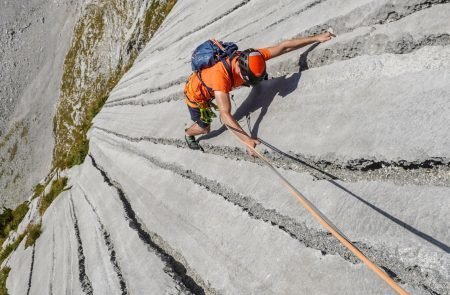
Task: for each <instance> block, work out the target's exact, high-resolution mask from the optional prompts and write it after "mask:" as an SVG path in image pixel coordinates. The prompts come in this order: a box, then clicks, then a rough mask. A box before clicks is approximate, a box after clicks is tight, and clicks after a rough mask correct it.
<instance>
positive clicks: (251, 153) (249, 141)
mask: <svg viewBox="0 0 450 295" xmlns="http://www.w3.org/2000/svg"><path fill="white" fill-rule="evenodd" d="M246 143H247V144H248V145H249V146H251V147H252V148H255V147H256V145H258V144H260V142H259V141H258V140H257V139H253V138H248V139H247V141H246ZM249 146H247V154H248V155H249V156H251V157H256V156H257V154H256V153H255V152H254V151H253V149H251V148H250V147H249Z"/></svg>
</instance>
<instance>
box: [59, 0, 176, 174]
mask: <svg viewBox="0 0 450 295" xmlns="http://www.w3.org/2000/svg"><path fill="white" fill-rule="evenodd" d="M175 3H176V0H169V1H159V0H153V1H152V2H151V5H150V7H149V8H148V9H147V12H146V14H145V18H144V21H143V22H142V23H140V24H139V26H140V27H139V28H137V29H136V30H135V33H136V32H143V39H144V40H143V41H144V43H146V42H147V41H148V40H150V38H151V37H152V36H153V34H154V33H155V31H156V30H157V29H158V28H159V26H160V25H161V23H162V21H163V20H164V19H165V17H166V16H167V14H168V13H169V12H170V10H171V9H172V7H173V6H174V5H175ZM128 6H129V4H128V3H127V2H126V1H124V2H122V1H114V0H113V1H102V2H101V3H100V4H98V5H89V6H88V7H87V8H86V11H85V13H84V15H83V17H82V19H81V21H80V22H79V23H78V24H77V25H76V27H75V30H74V36H73V39H72V46H71V48H70V49H69V52H68V53H67V56H66V59H65V62H64V73H63V78H62V84H61V97H60V103H59V105H58V109H57V113H56V116H55V118H54V133H55V139H56V144H55V149H54V152H53V168H56V169H61V170H64V169H66V168H70V167H72V166H75V165H79V164H81V163H82V162H83V161H84V159H85V158H86V156H87V153H88V151H89V141H88V139H87V135H86V134H87V132H88V130H89V129H90V128H91V125H92V120H93V119H94V117H95V115H97V113H98V112H99V111H100V110H101V108H102V107H103V105H104V103H105V102H106V100H107V98H108V95H109V93H110V92H111V90H112V89H113V88H114V86H115V85H116V84H117V82H118V81H119V80H120V78H121V77H122V76H123V75H124V74H125V73H126V72H127V71H128V69H129V68H130V67H131V65H132V64H133V62H134V60H135V58H136V57H137V54H138V49H136V48H134V47H133V48H132V49H131V50H130V52H128V49H127V54H128V55H129V56H128V57H127V54H125V53H124V52H121V55H120V58H119V61H118V63H117V65H116V66H113V65H111V62H110V65H109V66H107V65H103V64H100V62H99V56H100V54H102V52H101V50H99V46H100V45H101V44H102V43H101V42H102V41H103V40H104V39H110V38H111V36H108V35H106V34H107V33H109V32H111V30H107V29H106V26H107V25H110V24H113V23H119V24H122V25H123V26H129V25H131V24H132V23H133V20H132V19H128V18H127V13H126V11H128V10H129V9H131V8H129V7H128ZM111 11H113V13H112V14H114V15H116V17H117V18H119V20H115V21H111V20H110V19H109V18H110V15H111V13H108V12H111ZM133 38H137V37H136V34H134V35H133ZM133 38H132V39H133ZM133 42H134V43H133ZM131 43H133V44H135V43H136V40H130V44H131ZM81 63H84V64H85V68H86V70H84V71H83V72H82V71H81V67H80V64H81Z"/></svg>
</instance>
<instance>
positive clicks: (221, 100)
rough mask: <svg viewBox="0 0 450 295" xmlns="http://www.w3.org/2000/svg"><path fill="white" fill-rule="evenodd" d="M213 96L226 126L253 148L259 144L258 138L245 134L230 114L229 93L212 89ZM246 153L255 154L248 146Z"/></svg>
mask: <svg viewBox="0 0 450 295" xmlns="http://www.w3.org/2000/svg"><path fill="white" fill-rule="evenodd" d="M214 96H215V98H216V103H217V107H218V108H219V111H220V118H221V120H222V123H223V124H225V125H228V127H229V128H231V130H232V132H235V134H236V135H237V136H238V137H239V138H240V139H241V140H242V141H243V142H245V144H246V145H249V146H251V147H253V148H254V147H255V146H256V145H257V144H259V141H258V140H256V139H253V138H251V137H250V136H248V135H247V133H246V132H245V131H244V130H243V129H242V127H241V125H239V123H238V122H237V121H236V119H235V118H234V117H233V115H232V114H231V103H230V96H229V94H228V93H225V92H221V91H214ZM247 153H248V154H249V155H250V156H256V155H255V154H254V153H253V151H252V150H251V149H249V148H248V147H247Z"/></svg>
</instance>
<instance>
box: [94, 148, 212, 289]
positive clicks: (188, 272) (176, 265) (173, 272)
mask: <svg viewBox="0 0 450 295" xmlns="http://www.w3.org/2000/svg"><path fill="white" fill-rule="evenodd" d="M89 158H90V159H91V162H92V165H93V167H95V169H97V170H98V171H99V173H100V174H101V175H102V177H103V180H104V182H105V183H106V184H108V185H109V186H110V187H112V188H114V189H115V190H116V191H117V194H118V196H119V199H120V201H121V202H122V205H123V208H124V211H125V214H126V218H127V220H128V222H129V223H128V225H129V226H130V228H132V229H133V230H135V231H136V233H137V234H138V236H139V239H140V240H141V241H142V242H144V243H145V244H146V245H147V246H149V250H151V251H152V252H153V253H155V255H156V256H157V257H158V258H160V259H161V261H162V262H163V263H164V264H165V265H166V267H165V269H164V272H165V273H167V274H168V275H169V276H170V277H172V278H173V279H174V281H175V282H176V283H177V284H178V285H179V287H180V288H181V289H182V291H183V292H185V293H188V294H206V293H205V289H206V290H208V291H209V288H208V287H207V286H206V284H205V283H204V282H203V280H202V279H201V278H200V276H199V275H197V274H196V273H195V272H194V271H193V270H192V269H191V268H190V267H189V266H188V265H187V263H186V261H185V259H184V258H182V256H181V255H180V254H178V253H175V251H174V250H172V249H171V247H170V246H169V245H168V244H167V243H166V242H164V241H163V239H162V238H161V237H159V235H157V234H156V233H149V231H148V230H145V229H144V225H143V223H142V222H140V221H139V220H138V217H137V215H136V212H135V211H134V210H133V208H132V206H131V203H130V201H129V200H128V198H127V197H126V195H125V193H124V191H123V190H122V188H121V187H120V184H119V183H117V182H115V181H113V180H112V179H111V178H110V177H109V176H108V174H107V173H106V171H105V170H104V169H103V168H101V167H100V166H99V165H98V164H97V162H96V161H95V159H94V157H93V156H92V155H91V154H89ZM208 293H209V292H208ZM211 293H215V292H211Z"/></svg>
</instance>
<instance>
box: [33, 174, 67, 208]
mask: <svg viewBox="0 0 450 295" xmlns="http://www.w3.org/2000/svg"><path fill="white" fill-rule="evenodd" d="M66 184H67V177H61V178H58V179H56V180H54V181H53V182H52V185H51V187H50V191H49V192H48V193H47V194H45V195H44V197H42V199H41V204H40V206H39V213H40V214H41V216H42V215H44V213H45V210H47V208H48V207H49V206H50V204H51V203H52V202H53V201H54V200H55V199H56V197H58V196H59V194H60V193H61V192H62V191H63V190H64V187H65V186H66Z"/></svg>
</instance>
